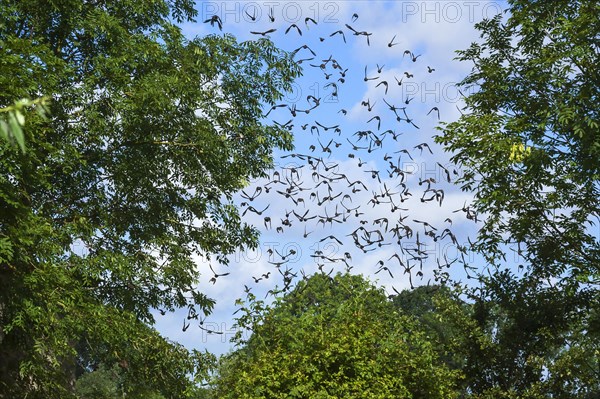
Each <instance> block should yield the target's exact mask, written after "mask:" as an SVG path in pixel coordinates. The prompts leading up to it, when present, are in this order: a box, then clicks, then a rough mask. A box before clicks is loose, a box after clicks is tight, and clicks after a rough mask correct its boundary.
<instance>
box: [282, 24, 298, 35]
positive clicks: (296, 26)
mask: <svg viewBox="0 0 600 399" xmlns="http://www.w3.org/2000/svg"><path fill="white" fill-rule="evenodd" d="M292 28H296V31H297V32H298V34H299V35H300V36H302V31H301V30H300V28H299V27H298V25H296V24H291V25H290V26H288V28H287V29H286V30H285V34H286V35H287V34H288V32H289V31H290V29H292Z"/></svg>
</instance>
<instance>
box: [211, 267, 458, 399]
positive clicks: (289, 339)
mask: <svg viewBox="0 0 600 399" xmlns="http://www.w3.org/2000/svg"><path fill="white" fill-rule="evenodd" d="M244 305H245V306H244V307H242V316H241V317H240V318H239V319H238V320H239V324H240V327H243V328H252V335H251V336H250V337H249V338H248V340H247V341H245V342H244V343H243V345H241V346H240V347H239V348H238V349H237V350H236V351H234V352H232V353H231V354H229V355H227V356H225V357H224V358H223V359H222V360H221V364H220V368H219V374H218V376H217V378H216V381H215V394H216V396H215V397H219V398H259V397H260V398H293V397H302V398H349V397H363V398H451V397H454V396H455V391H454V386H455V383H456V381H457V378H458V377H459V373H458V372H456V371H451V370H450V369H449V368H448V367H446V366H445V364H444V363H443V362H441V361H440V360H439V359H438V357H437V355H436V352H435V350H434V347H433V344H432V343H431V342H430V338H429V337H427V336H426V334H425V332H424V330H423V329H422V328H421V327H420V326H419V324H418V323H417V321H416V320H415V319H414V318H413V317H411V316H408V315H406V314H404V313H402V312H398V311H397V310H396V308H395V307H394V305H393V304H392V302H391V301H389V300H388V298H387V297H386V295H385V293H384V292H383V290H382V289H376V288H375V287H374V286H373V285H371V284H370V283H369V282H368V281H366V280H365V279H364V278H363V277H361V276H353V275H350V274H344V275H342V274H337V275H335V276H334V277H333V278H332V277H329V276H326V275H324V274H321V273H318V274H315V275H313V276H311V277H310V278H308V279H306V280H302V281H300V282H299V283H298V285H297V287H296V288H295V289H294V290H292V291H291V292H289V293H287V294H286V295H284V296H283V297H280V298H278V300H277V301H276V302H275V303H274V304H273V305H272V306H264V304H263V303H262V302H261V301H255V300H254V299H253V297H252V296H251V295H250V301H249V303H247V304H244Z"/></svg>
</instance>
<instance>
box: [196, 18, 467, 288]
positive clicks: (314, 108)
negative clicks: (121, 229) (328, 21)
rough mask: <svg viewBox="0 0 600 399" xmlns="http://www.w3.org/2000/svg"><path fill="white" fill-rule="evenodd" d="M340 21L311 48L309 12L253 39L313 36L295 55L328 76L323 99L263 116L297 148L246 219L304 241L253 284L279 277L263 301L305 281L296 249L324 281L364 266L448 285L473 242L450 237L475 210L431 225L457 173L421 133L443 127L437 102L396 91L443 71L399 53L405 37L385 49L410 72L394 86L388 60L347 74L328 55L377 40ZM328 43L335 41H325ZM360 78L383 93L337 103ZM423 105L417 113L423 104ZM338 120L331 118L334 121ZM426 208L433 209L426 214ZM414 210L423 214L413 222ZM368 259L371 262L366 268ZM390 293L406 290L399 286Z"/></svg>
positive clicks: (245, 207)
mask: <svg viewBox="0 0 600 399" xmlns="http://www.w3.org/2000/svg"><path fill="white" fill-rule="evenodd" d="M245 14H246V17H247V19H249V20H250V21H252V22H254V21H255V20H256V19H257V14H256V12H252V10H245ZM268 18H269V21H268V22H270V23H275V22H276V17H275V15H274V12H273V10H272V9H270V10H269V12H268ZM204 22H205V23H207V24H210V25H211V26H213V27H215V28H218V29H219V30H222V29H223V27H224V24H223V21H222V20H221V18H220V17H219V16H218V15H214V16H212V17H210V18H208V19H206V20H205V21H204ZM341 24H342V23H340V26H341V28H340V29H337V28H339V26H337V27H335V28H333V29H330V30H331V31H330V32H325V33H322V32H323V29H321V30H320V31H318V32H321V34H320V35H319V34H317V35H316V36H314V37H312V41H310V40H309V39H308V37H309V35H311V34H312V33H313V32H317V27H318V25H319V23H318V21H316V20H315V19H314V18H311V17H306V18H305V19H304V24H302V23H301V22H296V23H291V24H289V25H287V26H286V27H285V29H282V28H277V27H273V28H269V29H266V30H251V31H250V32H249V33H250V34H251V35H253V36H258V37H259V39H260V38H262V37H270V36H271V35H274V34H275V32H277V31H278V29H279V33H278V34H279V35H281V31H282V30H283V31H284V35H287V36H286V37H289V36H294V37H295V38H296V39H299V38H300V37H302V40H306V41H305V42H304V43H302V44H301V45H300V46H299V47H297V48H295V49H292V50H291V54H292V56H293V57H294V59H295V60H296V62H297V63H298V64H300V65H302V66H304V68H305V74H308V73H310V74H311V76H319V77H320V78H319V79H321V82H320V85H321V86H320V87H321V88H322V89H323V91H326V93H327V95H326V96H325V95H323V93H320V94H321V95H319V94H317V93H311V94H308V95H306V96H303V97H302V99H301V100H300V101H296V102H282V103H281V104H275V105H273V106H270V107H267V108H266V109H265V113H264V117H265V121H266V122H267V123H274V124H277V125H278V126H280V127H282V128H284V129H288V130H289V131H290V132H292V133H293V134H294V136H295V137H296V147H299V148H297V149H296V150H295V151H294V152H289V153H284V154H281V155H280V156H279V157H278V159H277V163H278V165H280V166H278V167H277V168H275V169H274V170H272V171H270V174H269V177H268V178H266V179H261V180H259V181H257V182H254V184H253V185H251V186H249V187H247V188H246V189H244V190H242V191H241V193H240V196H239V202H238V205H239V207H240V213H241V215H242V216H243V217H245V218H246V220H250V221H251V222H252V223H254V224H255V225H257V226H258V227H259V228H260V229H261V232H262V234H263V236H265V235H270V236H275V237H277V236H278V237H281V240H288V241H291V240H301V241H302V242H303V244H302V245H301V249H300V250H299V249H298V248H296V247H294V248H295V249H288V250H287V251H279V250H278V248H270V249H269V250H268V251H267V255H268V264H269V265H271V266H272V267H273V270H272V271H267V272H265V273H262V274H259V275H255V276H253V277H252V278H253V281H254V283H259V282H261V281H265V280H268V279H269V278H272V276H276V275H279V276H280V277H281V281H282V283H281V285H277V286H275V287H274V288H272V289H270V290H269V291H268V292H267V295H269V294H273V295H277V294H280V293H282V292H285V291H287V290H289V289H291V288H292V287H293V285H294V282H295V281H296V280H297V278H302V277H306V275H307V274H306V272H305V270H304V269H298V268H297V267H295V266H297V265H296V263H297V262H298V257H299V255H301V254H299V252H300V251H303V252H304V251H306V250H307V249H310V250H311V251H310V253H309V257H310V258H312V259H313V260H314V264H315V265H316V268H317V269H318V270H319V271H320V272H322V273H325V274H331V273H332V272H333V271H334V270H335V269H336V265H339V266H342V267H343V268H345V269H346V270H348V271H349V270H351V269H352V268H353V267H355V266H357V264H359V263H360V268H361V271H363V272H364V271H367V272H370V273H373V274H376V275H379V276H385V278H386V279H387V276H389V278H390V279H392V280H391V281H392V282H396V281H398V279H402V285H403V286H410V287H414V286H415V285H418V284H425V283H430V282H431V280H432V279H433V280H434V281H435V282H437V283H440V282H446V281H447V280H448V279H449V276H450V275H449V268H450V266H451V265H452V264H454V263H455V262H458V263H463V264H465V262H464V254H465V252H466V250H467V246H466V245H464V244H463V243H462V242H464V241H465V240H464V239H463V240H462V241H461V240H459V238H458V237H457V235H456V234H455V232H454V231H453V219H456V218H457V217H459V215H461V216H460V217H461V218H464V217H466V219H468V220H471V221H473V222H477V221H478V216H477V213H476V212H475V211H474V210H473V209H472V208H471V207H470V206H468V205H467V203H464V205H462V207H458V209H446V211H447V213H448V214H449V216H448V217H447V218H446V219H445V220H444V221H443V222H439V220H441V218H438V221H432V220H423V219H424V217H423V214H425V215H426V214H429V213H430V214H438V213H439V212H440V209H442V207H443V206H444V201H445V199H446V197H447V196H446V191H448V190H449V189H450V188H451V187H452V186H453V182H454V181H455V180H456V179H457V178H458V177H459V174H460V170H459V169H458V168H457V167H456V166H455V165H452V164H451V163H449V162H448V161H445V162H444V161H442V162H440V159H441V157H438V158H434V149H435V146H434V145H433V130H431V129H426V128H423V129H422V128H421V126H423V124H422V122H423V121H425V124H426V125H431V124H432V123H433V124H436V123H437V122H438V121H439V120H440V118H441V116H440V108H438V105H440V104H437V105H435V104H434V105H433V106H431V105H432V104H430V105H428V106H427V105H423V104H422V101H419V100H417V101H415V96H409V95H405V93H402V96H401V97H399V96H398V91H399V90H401V88H402V85H403V84H405V83H406V82H408V81H410V80H411V79H414V78H415V75H418V76H420V77H423V76H425V77H427V76H432V75H431V74H434V73H435V71H436V69H435V68H433V67H432V66H430V65H426V64H424V63H422V61H421V57H422V54H416V53H415V52H413V50H411V49H400V50H398V46H399V45H400V43H401V41H400V40H399V39H398V38H397V35H393V37H391V38H389V39H390V40H387V39H385V41H384V42H385V43H387V46H386V47H387V48H389V50H388V51H401V52H402V56H401V60H402V63H406V64H407V65H408V68H407V70H406V71H404V72H403V73H402V75H398V74H396V75H398V76H396V75H394V76H393V80H391V78H390V77H391V75H390V74H389V73H388V74H386V65H383V64H381V65H380V64H377V63H371V64H370V65H369V64H367V65H364V68H360V70H358V69H357V68H356V66H354V67H352V68H346V67H344V65H343V62H342V61H340V60H341V58H339V57H338V58H336V57H334V55H333V54H329V51H333V50H335V49H336V48H340V47H339V46H342V45H344V44H347V43H349V40H350V38H352V37H355V38H356V40H361V41H362V40H364V44H360V45H366V46H370V45H371V44H372V42H373V41H374V40H375V39H376V36H375V35H374V34H373V33H372V32H368V31H366V30H363V29H362V28H359V27H358V26H359V24H360V17H359V15H358V14H356V13H355V14H353V15H352V16H351V17H350V18H349V20H348V23H343V25H341ZM278 26H279V25H278ZM328 27H330V25H328ZM286 42H287V41H286ZM323 42H327V43H324V44H322V45H321V43H323ZM276 43H277V42H276ZM317 49H324V50H325V51H327V53H326V54H327V55H325V56H321V55H319V53H318V52H317V51H316V50H317ZM423 58H426V57H423ZM392 75H393V74H392ZM351 79H353V81H351ZM356 80H362V82H361V83H360V84H363V85H365V86H367V89H368V88H371V89H372V90H371V91H368V93H373V92H375V93H377V98H375V97H372V98H363V99H361V100H360V101H359V102H358V104H359V105H356V103H351V104H349V105H348V107H347V108H341V106H342V105H343V103H342V101H341V100H340V93H341V92H342V90H344V89H345V87H346V86H347V85H348V82H349V81H351V82H352V84H354V85H357V84H359V83H357V82H356ZM326 100H327V101H326ZM419 103H420V104H421V105H420V106H416V105H415V104H419ZM423 110H425V111H423ZM351 113H352V114H353V115H355V116H356V115H358V117H359V118H362V117H364V115H367V116H366V117H364V121H362V122H358V123H357V122H356V119H353V120H351V121H348V120H345V119H344V118H348V117H349V114H351ZM417 115H418V116H419V118H417ZM317 117H318V118H319V120H317ZM273 118H275V119H273ZM331 119H333V120H335V122H333V123H332V122H328V120H331ZM349 126H351V127H349ZM357 127H359V128H358V129H357ZM408 143H411V144H410V145H409V144H408ZM432 147H433V148H432ZM419 162H421V163H423V162H426V163H427V164H428V165H429V169H433V168H432V165H435V166H434V169H435V170H434V172H433V173H431V170H430V171H428V172H427V173H423V170H418V165H419ZM407 165H409V166H410V165H412V166H414V165H417V168H415V167H412V168H411V167H407ZM423 207H428V208H427V209H428V210H427V211H423V209H424V208H423ZM431 207H434V208H431ZM454 208H456V206H454ZM417 209H419V210H420V211H419V212H417V213H418V214H420V215H421V216H420V217H416V216H414V214H415V210H417ZM450 216H451V217H450ZM462 220H464V219H462ZM455 224H457V223H455ZM441 244H446V245H450V246H453V247H454V248H456V249H457V251H456V253H457V254H458V255H457V256H449V253H448V252H447V251H432V248H433V247H434V246H435V248H440V246H441ZM357 254H358V255H357ZM303 255H306V253H303ZM371 255H372V256H371ZM432 255H433V256H432ZM461 256H462V257H463V258H462V262H461ZM359 257H360V259H358V258H359ZM366 259H371V260H372V259H375V262H374V264H369V265H364V262H365V260H366ZM371 263H373V262H371ZM357 269H358V267H357ZM211 270H212V272H213V276H212V278H211V280H210V281H211V282H212V283H215V282H216V281H217V278H218V277H220V276H223V275H227V274H229V273H221V274H219V273H216V272H215V271H214V270H213V269H212V267H211ZM380 273H381V274H380ZM417 279H418V281H417ZM272 280H273V279H272ZM272 280H271V281H272ZM407 282H408V283H407ZM252 287H253V286H252V281H250V282H249V283H248V284H247V285H246V286H245V290H246V292H247V293H248V292H250V291H251V290H252ZM391 289H392V290H393V291H394V292H395V294H397V293H398V290H397V289H396V288H395V287H394V286H393V285H391ZM395 294H392V295H395Z"/></svg>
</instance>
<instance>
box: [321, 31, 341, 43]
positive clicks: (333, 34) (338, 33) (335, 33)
mask: <svg viewBox="0 0 600 399" xmlns="http://www.w3.org/2000/svg"><path fill="white" fill-rule="evenodd" d="M335 35H342V39H344V43H346V35H344V31H343V30H341V29H340V30H336V31H335V32H333V33H332V34H331V35H329V37H333V36H335ZM321 41H322V40H321Z"/></svg>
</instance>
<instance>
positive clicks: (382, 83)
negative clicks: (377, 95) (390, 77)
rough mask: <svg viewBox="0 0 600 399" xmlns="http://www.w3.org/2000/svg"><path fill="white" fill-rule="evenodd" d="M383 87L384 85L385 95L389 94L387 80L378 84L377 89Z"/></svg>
mask: <svg viewBox="0 0 600 399" xmlns="http://www.w3.org/2000/svg"><path fill="white" fill-rule="evenodd" d="M381 85H383V86H384V87H385V94H387V92H388V82H386V81H385V80H382V81H381V82H379V83H377V86H375V87H379V86H381Z"/></svg>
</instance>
